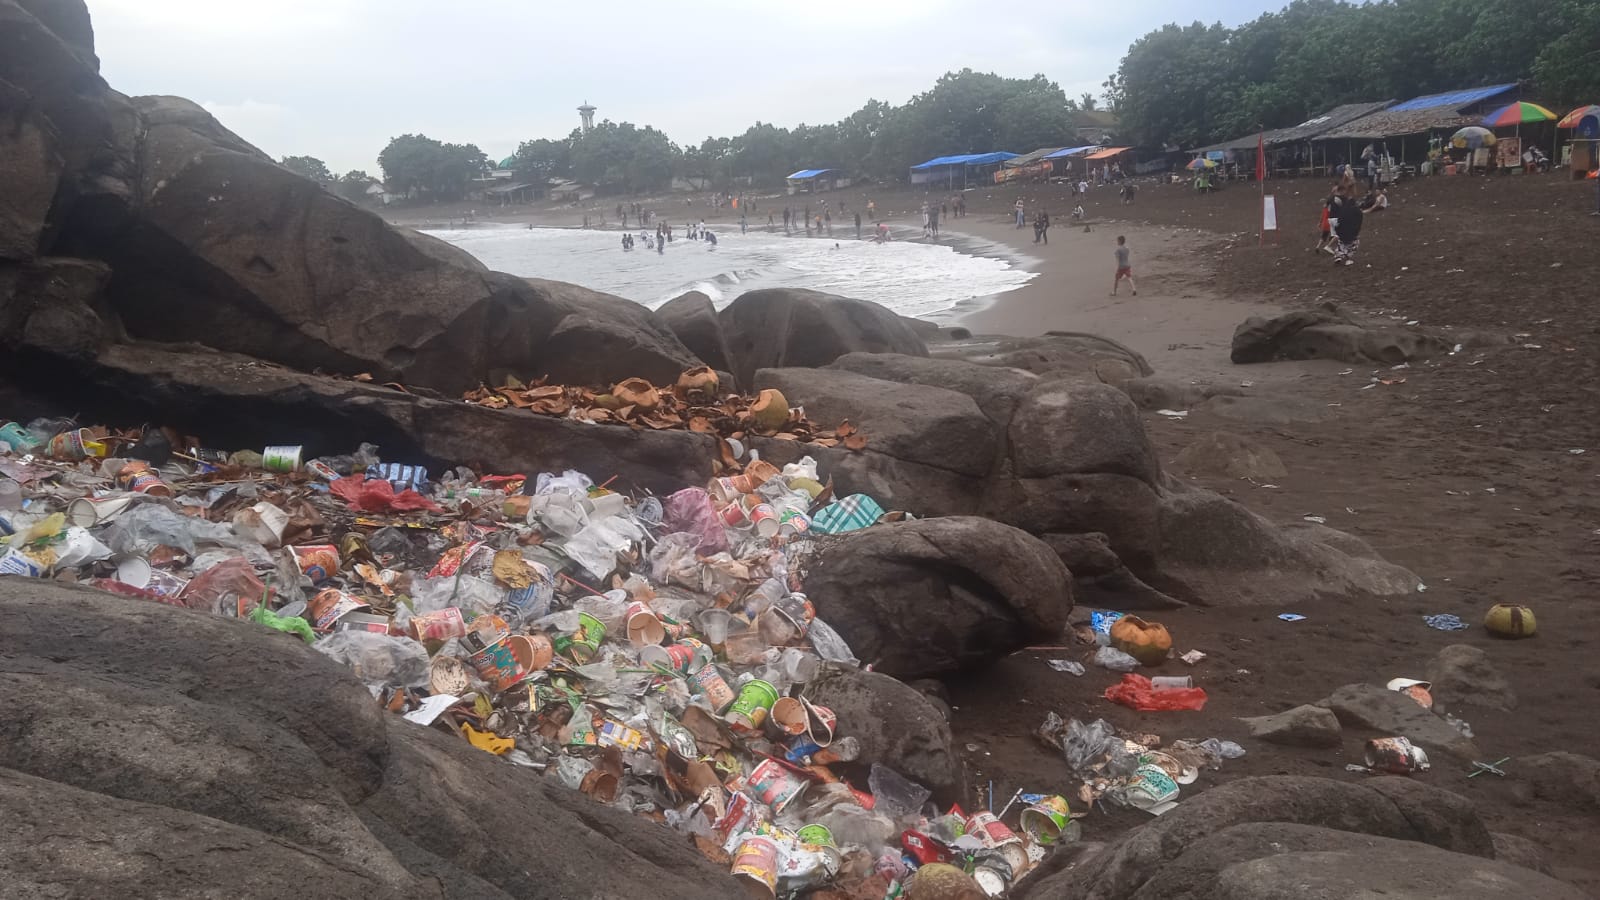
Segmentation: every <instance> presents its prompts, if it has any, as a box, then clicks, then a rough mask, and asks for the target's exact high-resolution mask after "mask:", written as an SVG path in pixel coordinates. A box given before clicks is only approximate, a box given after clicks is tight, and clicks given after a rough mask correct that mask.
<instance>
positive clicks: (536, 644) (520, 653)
mask: <svg viewBox="0 0 1600 900" xmlns="http://www.w3.org/2000/svg"><path fill="white" fill-rule="evenodd" d="M506 640H507V641H509V642H510V644H511V650H512V652H513V653H515V654H516V656H517V659H518V660H519V661H521V662H522V664H523V666H524V668H526V669H527V670H528V671H529V672H538V671H540V670H542V669H544V668H545V667H547V666H549V665H550V662H551V660H553V659H555V655H556V651H555V647H554V646H552V645H551V643H550V639H549V638H548V637H546V636H544V635H542V634H514V635H512V636H511V637H509V638H507V639H506Z"/></svg>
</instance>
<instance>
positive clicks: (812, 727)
mask: <svg viewBox="0 0 1600 900" xmlns="http://www.w3.org/2000/svg"><path fill="white" fill-rule="evenodd" d="M800 702H801V703H802V704H804V705H805V708H806V736H807V737H809V738H811V742H812V743H813V744H816V745H817V746H818V747H827V746H829V745H830V744H832V743H833V730H834V728H835V727H836V726H837V725H838V724H839V717H838V716H837V715H834V712H833V710H831V709H829V708H827V707H826V706H818V705H816V704H815V703H812V702H811V701H810V700H807V699H805V698H804V697H802V698H800Z"/></svg>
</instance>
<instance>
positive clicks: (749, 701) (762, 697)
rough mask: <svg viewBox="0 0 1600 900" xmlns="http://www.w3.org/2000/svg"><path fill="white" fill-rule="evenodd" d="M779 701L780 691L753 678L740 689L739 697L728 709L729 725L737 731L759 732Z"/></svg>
mask: <svg viewBox="0 0 1600 900" xmlns="http://www.w3.org/2000/svg"><path fill="white" fill-rule="evenodd" d="M777 701H778V689H777V688H775V687H773V686H772V683H771V682H768V681H763V680H761V679H760V678H753V679H751V680H750V681H747V682H745V685H744V687H742V688H740V689H739V696H738V697H737V698H736V699H735V700H734V701H733V706H731V707H729V708H728V715H727V718H728V724H729V725H731V726H732V727H733V729H734V730H735V731H745V732H755V731H759V730H760V729H761V723H763V722H765V721H766V720H767V714H768V713H770V712H771V711H772V704H774V703H776V702H777Z"/></svg>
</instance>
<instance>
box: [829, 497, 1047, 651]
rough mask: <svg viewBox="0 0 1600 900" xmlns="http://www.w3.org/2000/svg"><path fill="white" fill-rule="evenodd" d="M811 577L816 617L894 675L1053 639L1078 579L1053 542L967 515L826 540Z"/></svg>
mask: <svg viewBox="0 0 1600 900" xmlns="http://www.w3.org/2000/svg"><path fill="white" fill-rule="evenodd" d="M803 579H804V585H805V587H804V590H805V592H806V594H807V596H809V597H811V598H812V602H813V603H815V604H816V606H817V615H818V616H820V617H821V618H822V619H823V620H825V621H826V622H827V623H828V624H829V625H832V626H833V627H834V628H835V629H837V630H838V632H839V634H840V635H841V636H843V637H844V639H845V640H846V641H847V642H848V643H849V644H850V649H851V651H852V652H853V653H854V654H855V655H856V657H857V658H859V659H861V660H862V661H863V662H870V663H874V664H875V668H876V669H877V671H880V672H883V673H885V674H888V675H893V676H895V677H896V678H920V677H930V676H939V675H946V674H950V673H953V672H957V671H960V670H962V669H968V668H976V667H979V666H982V665H985V664H987V663H990V662H992V661H994V660H995V659H996V658H998V657H1000V656H1003V655H1005V654H1007V653H1010V652H1012V651H1014V650H1017V649H1019V648H1021V647H1023V646H1025V645H1027V644H1028V643H1029V642H1031V641H1035V640H1054V639H1056V638H1058V637H1059V636H1060V634H1061V631H1062V629H1063V628H1065V627H1066V623H1067V613H1068V612H1069V611H1070V610H1071V609H1072V580H1071V576H1070V574H1069V573H1068V572H1067V569H1066V567H1065V566H1063V565H1062V564H1061V560H1060V558H1059V557H1057V556H1056V555H1055V553H1053V552H1052V551H1051V550H1050V548H1049V547H1048V546H1046V545H1045V544H1044V543H1042V542H1041V541H1039V540H1038V539H1037V538H1034V537H1032V536H1030V535H1028V534H1025V533H1023V532H1021V531H1018V530H1017V529H1014V528H1009V527H1007V526H1005V525H1002V524H1000V523H998V522H993V521H990V520H988V519H979V518H971V517H964V516H952V517H946V518H938V519H922V520H917V521H906V522H896V523H893V524H886V525H877V526H874V527H872V528H868V529H865V530H862V531H855V532H850V533H847V534H843V535H838V536H836V537H831V538H826V539H823V540H820V541H819V551H818V554H817V558H815V559H814V560H811V561H810V562H809V564H808V566H807V567H806V568H805V569H804V571H803Z"/></svg>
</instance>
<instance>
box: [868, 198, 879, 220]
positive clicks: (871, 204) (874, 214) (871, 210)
mask: <svg viewBox="0 0 1600 900" xmlns="http://www.w3.org/2000/svg"><path fill="white" fill-rule="evenodd" d="M867 218H869V219H876V218H878V201H876V200H868V201H867Z"/></svg>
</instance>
